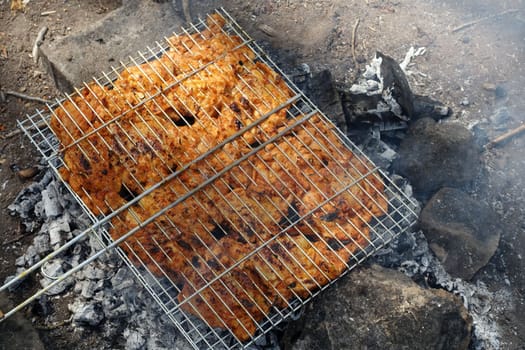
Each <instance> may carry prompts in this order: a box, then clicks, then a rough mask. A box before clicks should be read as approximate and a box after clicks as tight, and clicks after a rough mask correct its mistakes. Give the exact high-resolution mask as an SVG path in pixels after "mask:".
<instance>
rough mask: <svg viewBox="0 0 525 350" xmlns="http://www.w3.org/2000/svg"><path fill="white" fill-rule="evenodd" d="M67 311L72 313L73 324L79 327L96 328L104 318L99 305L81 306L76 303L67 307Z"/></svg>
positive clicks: (81, 304)
mask: <svg viewBox="0 0 525 350" xmlns="http://www.w3.org/2000/svg"><path fill="white" fill-rule="evenodd" d="M69 309H70V311H71V312H72V313H73V322H75V323H76V324H77V325H80V326H82V325H88V326H93V327H94V326H97V325H99V324H100V322H102V320H104V317H105V316H104V312H103V310H102V306H101V305H100V304H99V303H88V304H83V303H80V302H76V303H73V304H72V305H69Z"/></svg>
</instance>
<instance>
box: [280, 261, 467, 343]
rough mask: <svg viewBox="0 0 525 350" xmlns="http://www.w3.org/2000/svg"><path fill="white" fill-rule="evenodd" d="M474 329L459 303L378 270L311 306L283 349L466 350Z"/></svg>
mask: <svg viewBox="0 0 525 350" xmlns="http://www.w3.org/2000/svg"><path fill="white" fill-rule="evenodd" d="M471 326H472V320H471V319H470V316H468V314H467V310H466V309H465V308H464V307H463V304H462V303H461V300H460V299H459V298H458V297H456V296H454V295H452V294H450V293H447V292H446V291H444V290H441V289H439V290H438V289H423V288H421V287H419V286H418V285H417V284H416V283H414V282H413V281H412V280H411V279H409V278H408V277H407V276H405V275H403V274H402V273H400V272H397V271H394V270H389V269H384V268H382V267H379V266H373V267H372V268H360V269H357V270H355V271H353V272H352V273H350V274H349V275H348V276H347V277H345V278H343V279H342V280H341V281H340V282H339V283H337V284H336V285H335V286H333V288H330V289H329V290H327V291H326V292H325V293H323V294H321V296H320V297H318V298H317V299H316V300H315V301H314V302H313V303H311V304H309V306H308V307H307V311H306V313H305V315H304V316H303V317H302V318H301V319H300V320H299V321H297V322H295V323H292V324H291V326H290V327H289V329H288V330H287V331H286V333H285V335H284V344H285V347H284V349H294V350H303V349H304V350H306V349H326V350H330V349H334V350H335V349H337V350H339V349H369V350H373V349H382V350H383V349H396V350H397V349H443V350H445V349H447V350H448V349H456V350H457V349H467V348H468V344H469V341H470V331H471ZM295 339H296V340H295Z"/></svg>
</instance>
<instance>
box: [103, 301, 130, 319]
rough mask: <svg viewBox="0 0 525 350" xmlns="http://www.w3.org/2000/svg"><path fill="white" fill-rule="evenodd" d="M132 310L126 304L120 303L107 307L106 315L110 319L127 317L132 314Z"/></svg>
mask: <svg viewBox="0 0 525 350" xmlns="http://www.w3.org/2000/svg"><path fill="white" fill-rule="evenodd" d="M130 313H131V312H130V311H129V309H128V307H127V306H126V304H120V305H119V306H117V307H114V308H107V309H105V314H106V317H107V318H108V319H110V320H117V319H122V318H127V317H129V315H130Z"/></svg>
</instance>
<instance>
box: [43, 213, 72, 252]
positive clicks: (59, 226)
mask: <svg viewBox="0 0 525 350" xmlns="http://www.w3.org/2000/svg"><path fill="white" fill-rule="evenodd" d="M70 220H71V219H70V217H69V214H67V213H64V215H63V216H61V217H60V218H57V219H56V220H53V221H51V222H50V223H49V227H48V232H49V243H50V244H51V246H52V247H53V248H54V249H56V248H57V247H59V246H60V245H61V244H62V242H63V239H62V234H65V233H69V232H70V231H71V228H70V226H69V222H70Z"/></svg>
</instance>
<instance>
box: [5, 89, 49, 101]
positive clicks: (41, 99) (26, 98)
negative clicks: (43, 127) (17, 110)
mask: <svg viewBox="0 0 525 350" xmlns="http://www.w3.org/2000/svg"><path fill="white" fill-rule="evenodd" d="M4 94H6V95H11V96H15V97H19V98H23V99H24V100H28V101H34V102H40V103H51V101H49V100H45V99H43V98H40V97H35V96H30V95H26V94H23V93H21V92H16V91H10V90H8V91H4Z"/></svg>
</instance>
